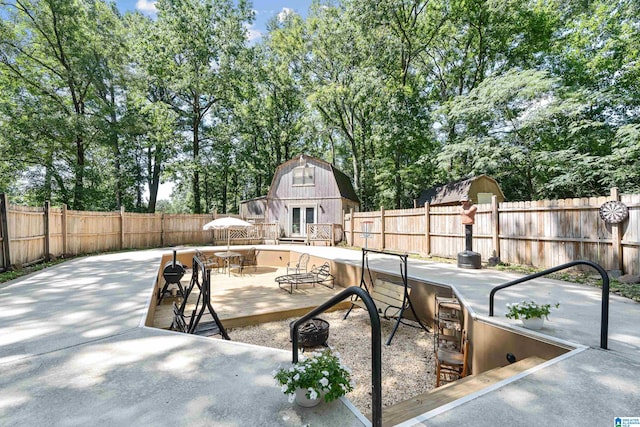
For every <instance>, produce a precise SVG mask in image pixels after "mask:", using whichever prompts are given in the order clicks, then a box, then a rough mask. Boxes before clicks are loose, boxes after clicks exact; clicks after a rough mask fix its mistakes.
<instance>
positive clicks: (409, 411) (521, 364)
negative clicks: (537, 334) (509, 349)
mask: <svg viewBox="0 0 640 427" xmlns="http://www.w3.org/2000/svg"><path fill="white" fill-rule="evenodd" d="M545 361H546V360H545V359H543V358H540V357H537V356H532V357H528V358H526V359H523V360H520V361H518V362H515V363H512V364H510V365H507V366H502V367H498V368H494V369H491V370H489V371H486V372H483V373H481V374H478V375H469V376H467V377H465V378H462V379H459V380H457V381H454V382H452V383H449V384H446V385H444V386H442V387H438V388H436V389H433V390H429V391H428V392H426V393H422V394H420V395H418V396H414V397H412V398H411V399H407V400H405V401H402V402H400V403H397V404H395V405H393V406H390V407H388V408H384V409H383V411H382V425H383V426H394V425H396V424H399V423H401V422H403V421H406V420H408V419H411V418H413V417H417V416H418V415H421V414H424V413H426V412H429V411H431V410H433V409H436V408H439V407H440V406H443V405H446V404H447V403H451V402H453V401H455V400H458V399H460V398H462V397H464V396H467V395H469V394H471V393H475V392H477V391H479V390H482V389H483V388H486V387H489V386H490V385H492V384H495V383H497V382H499V381H502V380H505V379H507V378H510V377H512V376H514V375H516V374H519V373H520V372H523V371H526V370H527V369H530V368H532V367H534V366H537V365H539V364H541V363H543V362H545ZM369 419H371V418H370V416H369Z"/></svg>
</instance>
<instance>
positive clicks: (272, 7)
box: [115, 0, 311, 40]
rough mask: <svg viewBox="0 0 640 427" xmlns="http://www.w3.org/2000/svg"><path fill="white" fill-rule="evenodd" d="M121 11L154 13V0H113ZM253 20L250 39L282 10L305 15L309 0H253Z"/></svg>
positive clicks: (258, 33)
mask: <svg viewBox="0 0 640 427" xmlns="http://www.w3.org/2000/svg"><path fill="white" fill-rule="evenodd" d="M115 3H116V6H117V7H118V9H120V11H121V12H126V11H128V10H130V11H133V10H138V11H140V12H142V13H144V14H145V15H149V16H153V15H154V14H155V1H154V0H115ZM252 4H253V6H252V8H253V10H254V11H255V21H254V22H253V25H251V27H249V28H248V30H249V38H250V39H251V40H254V39H257V38H259V37H260V36H261V35H262V34H265V33H266V32H267V22H268V21H269V19H271V18H272V17H273V16H276V15H278V14H279V13H282V12H283V11H285V12H286V11H294V12H296V13H298V14H300V15H302V16H306V15H307V11H308V10H309V6H310V5H311V0H254V1H253V2H252Z"/></svg>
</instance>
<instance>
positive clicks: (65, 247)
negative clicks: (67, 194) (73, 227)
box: [62, 203, 69, 256]
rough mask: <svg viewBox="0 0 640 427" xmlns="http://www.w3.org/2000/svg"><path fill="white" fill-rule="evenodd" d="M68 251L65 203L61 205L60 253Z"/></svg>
mask: <svg viewBox="0 0 640 427" xmlns="http://www.w3.org/2000/svg"><path fill="white" fill-rule="evenodd" d="M68 253H69V240H68V237H67V204H66V203H64V204H63V205H62V255H63V256H67V254H68Z"/></svg>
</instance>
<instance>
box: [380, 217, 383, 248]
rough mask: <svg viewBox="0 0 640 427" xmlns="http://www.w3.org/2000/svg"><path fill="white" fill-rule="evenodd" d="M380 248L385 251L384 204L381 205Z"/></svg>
mask: <svg viewBox="0 0 640 427" xmlns="http://www.w3.org/2000/svg"><path fill="white" fill-rule="evenodd" d="M380 250H381V251H384V206H380Z"/></svg>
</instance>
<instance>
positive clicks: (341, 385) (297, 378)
mask: <svg viewBox="0 0 640 427" xmlns="http://www.w3.org/2000/svg"><path fill="white" fill-rule="evenodd" d="M273 377H274V378H275V379H276V381H277V382H278V384H279V385H280V386H281V390H282V392H283V393H284V394H287V395H289V402H293V401H294V398H295V393H296V390H297V389H300V388H302V389H306V390H307V393H306V395H307V397H308V398H309V399H317V398H318V397H320V396H323V395H324V400H325V401H326V402H331V401H332V400H335V399H337V398H339V397H340V396H344V395H345V394H346V393H348V392H350V391H351V390H353V386H354V382H353V380H352V379H351V370H350V369H349V368H348V367H346V366H344V365H343V364H342V361H341V360H340V355H339V354H338V353H336V354H333V353H331V350H329V349H327V350H324V351H322V352H312V353H311V354H310V355H309V357H306V356H305V355H304V354H301V355H300V359H299V361H298V363H296V364H295V365H293V366H291V367H290V368H281V369H279V370H278V371H274V372H273Z"/></svg>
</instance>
